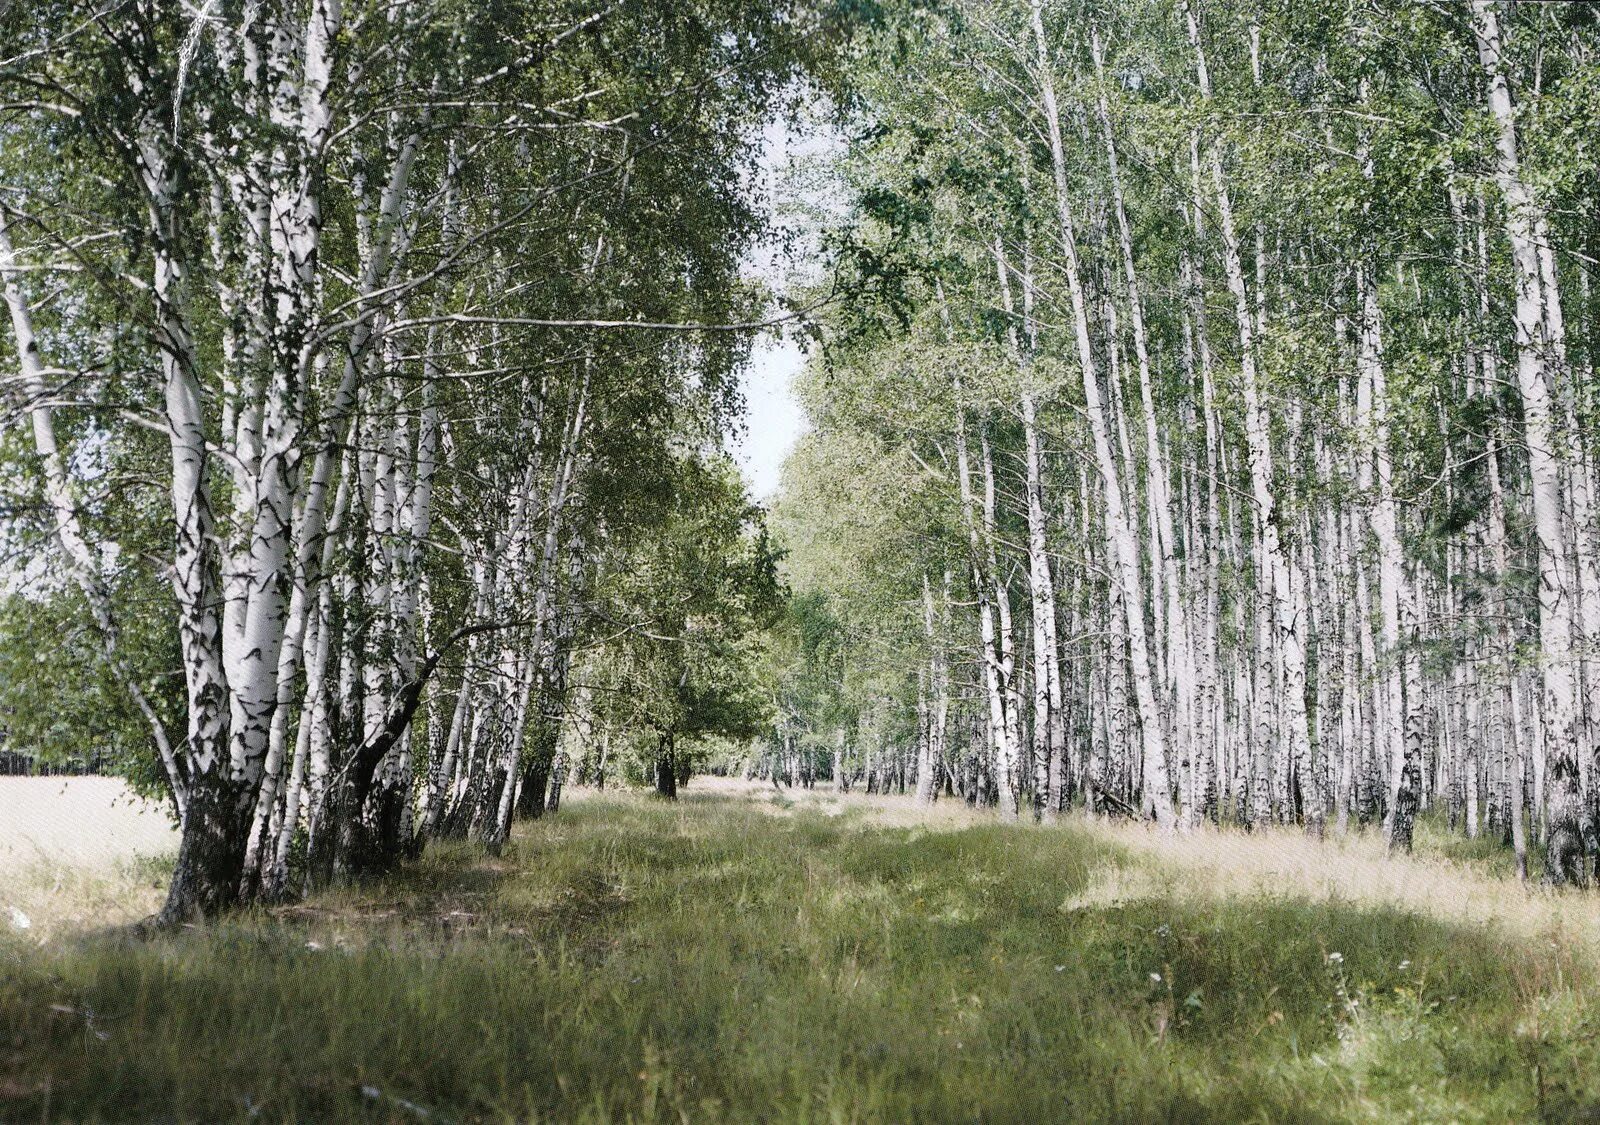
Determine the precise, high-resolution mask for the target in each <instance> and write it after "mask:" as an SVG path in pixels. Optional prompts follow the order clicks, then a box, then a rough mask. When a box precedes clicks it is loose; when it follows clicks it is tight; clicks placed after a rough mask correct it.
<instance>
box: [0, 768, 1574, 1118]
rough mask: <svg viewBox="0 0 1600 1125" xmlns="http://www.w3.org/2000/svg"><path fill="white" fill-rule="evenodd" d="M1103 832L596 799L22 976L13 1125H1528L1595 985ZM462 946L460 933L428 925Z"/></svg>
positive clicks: (1568, 1071)
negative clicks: (1141, 865)
mask: <svg viewBox="0 0 1600 1125" xmlns="http://www.w3.org/2000/svg"><path fill="white" fill-rule="evenodd" d="M1133 863H1134V861H1133V860H1131V859H1129V858H1128V857H1127V856H1125V855H1123V854H1121V853H1120V852H1119V851H1117V850H1116V849H1115V848H1114V847H1112V846H1110V845H1108V844H1107V843H1105V842H1103V841H1101V840H1098V839H1095V838H1092V837H1090V836H1088V835H1086V834H1084V833H1081V832H1078V831H1075V830H1072V829H1065V830H1062V831H1059V832H1028V831H1016V830H1014V829H1008V828H1005V827H1001V826H994V827H979V828H971V829H966V830H963V831H958V832H938V833H929V832H925V831H919V830H915V829H886V828H882V827H876V826H872V825H869V824H866V823H863V822H861V821H860V820H859V819H857V818H854V817H850V816H845V817H830V816H827V815H824V814H821V813H817V812H810V811H799V812H795V813H794V814H793V815H787V816H774V815H772V814H770V813H766V812H761V811H757V810H754V809H751V808H750V807H748V805H746V804H744V803H743V802H740V801H736V800H729V799H728V798H726V797H723V796H721V795H714V794H707V795H698V794H697V795H693V797H692V798H691V799H687V800H685V801H683V802H680V803H679V804H678V805H677V806H670V805H662V804H655V803H647V802H643V801H629V800H607V801H600V800H589V801H585V802H583V803H581V804H577V805H574V806H572V807H571V808H570V809H569V810H566V811H564V812H563V813H562V814H561V815H560V816H557V817H553V818H548V819H545V820H541V821H538V822H534V823H532V824H528V825H524V826H521V827H520V828H519V831H518V834H517V837H516V839H515V841H514V843H513V846H512V847H510V848H508V850H507V852H506V855H505V856H504V858H503V859H502V860H500V861H493V860H489V859H488V858H487V857H484V856H483V855H482V854H481V853H479V852H477V851H476V850H475V849H473V848H471V847H467V846H464V845H453V846H449V847H440V848H435V849H432V850H431V851H430V852H429V854H428V855H427V856H426V857H425V858H424V859H423V860H422V861H420V862H419V863H417V864H414V865H411V866H408V867H407V868H405V869H404V870H402V871H401V872H398V873H397V874H396V875H395V876H393V877H392V878H390V879H387V880H384V881H383V882H381V883H378V884H375V885H373V886H370V887H366V888H362V889H359V890H346V891H339V892H334V893H330V894H327V895H322V896H318V897H317V898H316V899H314V900H312V901H310V902H308V903H305V904H301V905H298V906H296V907H292V908H285V909H282V910H278V911H272V912H265V911H263V912H255V913H249V914H244V915H240V916H238V917H236V918H232V919H229V920H227V921H226V922H224V923H221V924H219V925H217V926H215V927H212V928H210V929H206V930H203V931H197V932H192V933H187V934H183V935H178V936H175V937H166V938H159V939H155V940H152V941H150V942H148V943H145V944H143V945H139V946H130V945H127V944H114V945H106V946H103V947H99V948H78V949H71V950H61V951H55V952H51V951H37V950H22V949H17V950H11V949H6V950H5V956H6V958H7V962H8V965H7V968H8V972H7V973H6V974H5V975H4V979H3V980H0V1025H3V1026H6V1027H9V1028H14V1029H16V1030H15V1031H14V1032H13V1034H12V1038H11V1040H10V1041H9V1043H5V1042H3V1041H0V1049H3V1050H4V1051H5V1052H6V1053H5V1054H4V1055H0V1119H4V1120H7V1121H10V1120H21V1121H26V1120H39V1119H44V1118H52V1119H67V1120H89V1121H92V1120H124V1119H128V1118H134V1119H163V1120H171V1119H177V1120H219V1119H233V1118H239V1119H244V1118H249V1117H252V1116H254V1117H255V1118H256V1119H265V1120H306V1119H343V1118H353V1117H361V1116H366V1117H371V1118H375V1119H385V1120H417V1119H421V1117H422V1115H424V1114H426V1115H429V1116H430V1117H431V1118H432V1119H450V1120H480V1119H481V1120H502V1119H519V1120H520V1119H529V1118H534V1119H538V1118H555V1119H560V1120H595V1121H600V1120H623V1119H631V1120H643V1121H652V1120H668V1119H672V1120H679V1119H683V1118H685V1117H686V1118H688V1119H692V1120H729V1121H748V1120H756V1119H759V1120H783V1121H790V1120H793V1121H801V1120H819V1119H821V1120H828V1119H839V1120H869V1121H903V1120H949V1119H981V1120H994V1121H1005V1120H1019V1121H1020V1120H1028V1121H1042V1120H1062V1119H1076V1120H1162V1119H1164V1120H1197V1119H1224V1120H1233V1119H1241V1118H1249V1119H1267V1120H1296V1121H1322V1120H1326V1121H1342V1120H1363V1119H1367V1120H1386V1119H1392V1118H1394V1117H1397V1116H1405V1115H1407V1114H1410V1115H1413V1116H1416V1117H1419V1118H1422V1119H1452V1118H1457V1119H1485V1120H1507V1119H1527V1118H1531V1117H1537V1116H1539V1115H1540V1114H1541V1113H1543V1114H1544V1115H1546V1116H1549V1117H1552V1118H1560V1117H1570V1116H1573V1115H1575V1114H1578V1113H1581V1112H1583V1111H1584V1110H1585V1109H1587V1108H1589V1107H1588V1106H1586V1105H1585V1103H1584V1096H1585V1095H1584V1093H1583V1091H1586V1090H1588V1089H1592V1088H1595V1081H1596V1080H1600V1056H1597V1052H1596V1050H1595V1048H1594V1046H1593V1039H1594V1033H1593V1031H1592V1030H1591V1028H1590V1025H1589V1019H1588V1017H1587V1016H1586V1015H1585V1001H1586V1000H1588V999H1589V998H1590V997H1592V996H1593V994H1594V982H1593V979H1592V974H1591V973H1590V972H1589V971H1588V969H1587V966H1585V965H1583V964H1581V963H1578V962H1577V961H1576V959H1575V958H1574V957H1573V956H1571V955H1570V954H1568V953H1564V952H1562V951H1560V950H1557V951H1555V952H1550V951H1543V950H1540V951H1531V950H1523V951H1519V952H1517V953H1515V954H1513V955H1508V953H1507V947H1506V945H1505V943H1504V942H1503V941H1502V940H1501V939H1500V937H1499V936H1498V935H1497V934H1496V932H1495V931H1494V930H1493V928H1492V927H1486V928H1484V929H1482V930H1473V931H1467V930H1463V929H1460V928H1452V927H1449V926H1445V925H1443V924H1440V923H1437V922H1434V921H1431V920H1427V919H1424V918H1421V917H1419V916H1416V915H1411V914H1406V913H1403V912H1400V911H1395V910H1371V909H1357V908H1355V907H1352V906H1348V905H1342V904H1339V903H1328V902H1309V901H1304V900H1300V899H1296V898H1293V897H1290V896H1287V895H1286V896H1284V897H1282V898H1266V899H1263V898H1259V897H1256V898H1249V899H1215V898H1206V897H1204V896H1197V895H1193V894H1182V895H1178V894H1175V893H1174V894H1167V893H1156V894H1150V895H1146V896H1144V897H1136V898H1134V899H1132V900H1131V901H1116V900H1114V899H1112V900H1108V899H1107V898H1106V897H1105V896H1103V895H1098V896H1097V894H1096V893H1095V890H1096V887H1097V886H1099V885H1100V884H1101V883H1102V882H1103V881H1104V880H1105V879H1106V878H1107V877H1109V876H1112V875H1114V873H1115V872H1116V871H1118V870H1120V869H1125V868H1127V867H1128V866H1129V865H1131V864H1133ZM462 915H465V916H466V917H467V919H468V920H466V921H462V922H461V923H460V924H456V923H449V924H444V923H440V922H439V920H440V919H447V918H457V917H460V916H462Z"/></svg>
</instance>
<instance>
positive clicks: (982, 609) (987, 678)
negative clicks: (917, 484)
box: [956, 389, 1018, 819]
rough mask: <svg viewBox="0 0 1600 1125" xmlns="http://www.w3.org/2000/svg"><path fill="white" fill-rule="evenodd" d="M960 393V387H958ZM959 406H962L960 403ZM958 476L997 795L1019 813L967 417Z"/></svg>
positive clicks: (1007, 809) (959, 425) (960, 426)
mask: <svg viewBox="0 0 1600 1125" xmlns="http://www.w3.org/2000/svg"><path fill="white" fill-rule="evenodd" d="M958 397H959V389H958ZM957 409H958V410H960V409H961V408H960V407H959V406H958V407H957ZM956 476H957V478H958V483H959V485H960V490H961V510H962V514H963V517H964V519H965V522H966V525H967V540H968V547H969V550H970V553H971V555H972V583H973V588H974V590H975V591H976V593H977V595H978V628H979V641H980V643H981V645H982V650H981V653H980V659H981V660H982V662H983V685H984V694H985V696H986V697H987V699H988V703H989V744H990V745H991V746H992V747H993V749H994V758H995V774H996V778H995V780H996V798H997V802H998V804H999V806H1000V815H1001V816H1004V817H1006V818H1008V819H1014V818H1015V817H1016V816H1017V812H1018V810H1017V793H1016V789H1015V786H1014V782H1013V780H1012V779H1013V777H1014V776H1015V768H1014V767H1015V759H1016V754H1015V751H1014V749H1013V747H1012V746H1011V742H1010V731H1009V727H1008V726H1007V723H1006V706H1005V687H1004V684H1003V682H1002V680H1001V673H1000V667H1001V665H1000V654H999V650H998V645H997V643H996V637H995V622H994V604H993V602H992V600H991V592H990V591H991V589H992V587H991V586H990V584H989V582H988V580H987V578H986V576H985V575H984V572H983V558H984V550H983V545H982V539H981V536H980V534H979V530H978V517H977V514H976V511H975V508H976V502H975V501H974V499H973V494H972V466H971V463H970V457H969V455H968V452H967V437H966V421H965V418H964V416H963V417H959V418H958V419H957V421H956Z"/></svg>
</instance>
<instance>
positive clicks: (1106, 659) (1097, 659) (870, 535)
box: [759, 0, 1600, 882]
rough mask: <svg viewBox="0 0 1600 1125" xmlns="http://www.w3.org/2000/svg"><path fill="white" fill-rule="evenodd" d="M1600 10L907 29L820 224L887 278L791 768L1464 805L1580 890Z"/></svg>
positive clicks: (1396, 9) (887, 783)
mask: <svg viewBox="0 0 1600 1125" xmlns="http://www.w3.org/2000/svg"><path fill="white" fill-rule="evenodd" d="M1597 33H1600V27H1597V24H1596V13H1595V11H1594V9H1593V8H1592V7H1591V6H1588V5H1583V4H1571V5H1567V4H1518V5H1514V6H1513V5H1505V4H1500V3H1494V2H1491V0H1474V2H1472V3H1458V4H1387V3H1360V2H1354V3H1352V2H1344V0H1265V2H1261V3H1256V2H1251V3H1237V4H1234V3H1229V4H1223V3H1216V2H1211V3H1205V2H1204V0H1176V2H1171V3H1144V2H1138V3H1118V4H1109V5H1099V4H1096V5H1078V4H1055V3H1047V2H1044V0H1031V3H1030V2H1023V0H1007V2H991V0H963V2H960V3H955V4H950V5H945V6H941V7H939V8H938V9H937V10H930V11H927V12H923V13H916V14H913V15H910V16H908V17H907V19H906V21H905V22H904V24H903V26H902V27H901V28H900V34H899V37H898V38H897V39H887V38H880V39H879V40H878V41H877V45H876V48H875V50H871V51H868V52H867V53H866V54H867V56H868V58H867V61H866V64H865V67H864V69H865V74H864V75H863V76H862V77H861V84H860V97H859V100H858V102H857V103H856V104H855V106H854V110H855V113H854V116H853V118H852V120H851V123H850V126H849V128H850V129H851V130H853V131H852V133H851V139H852V142H853V143H852V144H851V145H850V146H849V151H848V153H847V154H846V155H845V156H843V157H842V158H840V159H839V160H837V161H835V162H834V164H833V165H832V167H830V168H828V169H827V170H826V172H825V174H826V175H828V176H830V177H831V178H832V184H833V188H834V190H835V191H836V192H837V193H839V194H840V195H841V196H842V197H844V198H846V199H848V200H849V201H850V206H849V207H848V208H846V211H847V215H846V217H845V218H844V219H843V220H842V221H841V220H840V219H838V218H837V217H836V216H833V215H830V214H828V213H819V214H818V215H817V217H816V221H817V222H818V223H821V224H824V225H826V226H829V228H830V229H831V231H832V232H833V242H832V244H833V245H834V246H836V247H837V248H838V252H837V255H836V258H837V263H838V268H839V269H840V270H841V271H843V272H844V273H847V274H850V275H852V276H855V277H858V278H860V279H862V281H863V282H864V283H865V284H868V285H870V287H871V288H872V291H873V292H874V293H875V294H877V299H876V300H875V301H874V302H872V303H870V304H865V303H863V304H858V305H856V306H855V307H853V308H851V309H848V310H841V311H839V312H838V313H836V314H835V315H831V316H829V317H828V318H826V319H825V322H824V324H823V326H822V329H821V346H820V348H819V349H818V353H817V358H816V360H815V362H814V363H813V366H812V370H811V371H810V373H809V375H808V377H807V381H806V385H805V387H804V389H803V395H804V397H805V400H806V406H807V409H808V413H809V415H810V418H811V421H812V425H813V431H812V433H811V434H810V435H809V436H808V437H807V438H806V439H805V440H804V442H803V444H802V446H801V448H800V449H799V451H798V452H797V453H796V455H795V456H794V457H793V458H792V459H791V461H790V463H789V466H788V469H787V477H786V484H785V491H784V492H783V494H782V495H781V497H780V499H779V502H778V506H777V509H776V522H777V525H778V527H779V528H780V529H781V531H782V532H783V535H784V537H785V542H786V543H787V545H788V546H789V548H790V550H791V552H792V554H791V558H790V568H791V573H792V575H793V578H794V583H795V588H796V596H797V599H799V600H797V603H796V604H797V605H802V606H803V614H802V619H801V620H800V622H799V623H798V624H797V625H796V626H794V629H793V631H794V633H795V637H796V640H795V641H794V644H795V645H796V646H797V649H798V650H800V651H804V652H809V653H810V654H812V659H810V660H805V659H801V658H799V657H797V658H795V659H793V660H791V661H790V662H789V664H788V665H786V666H785V669H784V671H783V673H782V680H781V684H782V686H781V689H780V697H779V707H780V712H781V715H782V720H781V721H782V722H783V723H784V724H785V726H786V729H787V730H789V731H790V732H792V737H789V738H787V739H786V740H780V742H781V745H782V747H783V749H782V750H780V751H779V752H777V753H776V754H775V755H774V756H770V757H769V759H767V760H763V762H762V763H760V767H759V768H762V769H770V770H776V771H777V772H779V773H780V774H792V773H794V772H796V771H799V772H805V767H803V766H800V765H796V764H794V763H795V759H796V758H798V757H807V758H809V759H811V760H814V761H817V762H834V763H839V764H838V765H836V766H835V767H834V770H835V779H836V781H837V782H838V783H840V784H862V785H865V786H866V787H868V788H870V789H877V790H891V789H892V790H899V791H910V792H915V794H916V795H917V797H918V799H920V800H923V801H932V800H935V799H945V798H949V797H957V798H965V799H966V800H967V801H969V802H977V803H982V804H992V805H994V806H996V807H997V809H998V810H999V812H1000V813H1001V815H1003V816H1007V817H1021V816H1028V815H1032V816H1035V817H1040V818H1044V819H1051V818H1054V817H1056V816H1057V815H1058V814H1060V813H1061V812H1062V811H1064V810H1066V809H1068V808H1080V807H1081V808H1082V809H1085V810H1087V811H1088V812H1089V813H1091V814H1106V815H1113V816H1131V817H1138V818H1148V819H1150V820H1153V821H1154V822H1155V823H1157V824H1159V825H1161V826H1162V827H1164V828H1168V829H1185V828H1195V827H1196V826H1199V825H1201V824H1203V823H1204V822H1208V821H1209V822H1214V823H1238V824H1242V825H1245V826H1250V827H1254V826H1261V825H1266V824H1289V823H1298V824H1302V825H1304V826H1305V829H1306V830H1307V831H1308V832H1311V833H1318V834H1320V833H1324V832H1330V831H1338V832H1346V831H1354V830H1358V829H1359V828H1361V827H1362V826H1367V827H1368V828H1369V829H1370V830H1371V831H1374V832H1382V833H1383V834H1384V835H1385V837H1386V839H1387V842H1388V844H1389V846H1390V848H1391V849H1409V848H1410V846H1411V841H1412V837H1413V830H1414V825H1415V822H1416V818H1417V817H1418V815H1419V813H1421V812H1424V811H1426V810H1429V809H1436V810H1439V814H1440V815H1441V816H1442V817H1443V818H1444V819H1445V820H1447V822H1448V824H1449V825H1450V827H1451V828H1452V829H1453V830H1455V831H1459V832H1463V833H1465V834H1466V835H1468V836H1478V835H1485V834H1489V835H1493V836H1496V837H1501V838H1503V839H1504V841H1505V842H1506V844H1507V845H1509V846H1512V847H1514V848H1515V850H1516V855H1517V858H1518V866H1519V871H1521V872H1522V873H1523V874H1524V877H1526V852H1527V849H1528V848H1529V847H1534V848H1536V849H1537V848H1540V847H1542V848H1544V849H1545V855H1546V859H1547V869H1548V875H1547V877H1548V878H1550V879H1551V880H1553V881H1556V882H1562V881H1569V880H1574V881H1580V882H1587V881H1588V879H1589V873H1588V872H1587V870H1586V865H1587V864H1589V863H1592V861H1593V858H1594V855H1595V843H1596V841H1595V834H1594V816H1593V808H1594V801H1595V796H1596V787H1597V784H1600V781H1597V779H1596V775H1595V752H1596V749H1597V746H1600V743H1597V733H1600V731H1597V726H1600V648H1597V647H1596V641H1597V639H1600V556H1597V550H1600V542H1597V531H1600V525H1597V523H1596V514H1595V511H1594V503H1595V488H1596V448H1595V445H1596V441H1597V439H1600V430H1597V429H1596V425H1595V419H1596V415H1595V407H1596V402H1595V396H1594V386H1595V383H1594V379H1593V365H1594V362H1595V354H1596V347H1597V336H1596V328H1597V320H1596V314H1597V306H1596V303H1595V300H1596V295H1595V294H1594V293H1592V292H1591V277H1590V275H1591V272H1592V270H1593V268H1594V266H1595V262H1596V257H1595V253H1596V248H1597V246H1600V242H1597V234H1600V225H1597V223H1596V215H1597V213H1600V212H1597V206H1600V194H1597V187H1600V184H1597V181H1596V178H1595V163H1594V158H1593V157H1594V154H1593V144H1594V141H1593V138H1594V137H1595V136H1597V135H1600V133H1597V132H1596V125H1597V124H1600V120H1597V116H1596V114H1597V111H1600V103H1597V101H1596V95H1595V92H1596V90H1597V89H1600V86H1597V80H1600V69H1597V62H1600V59H1597V56H1596V48H1597V47H1600V34H1597ZM908 41H909V43H910V45H909V46H907V43H908ZM796 747H798V750H797V749H795V748H796ZM824 772H826V771H824Z"/></svg>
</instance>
